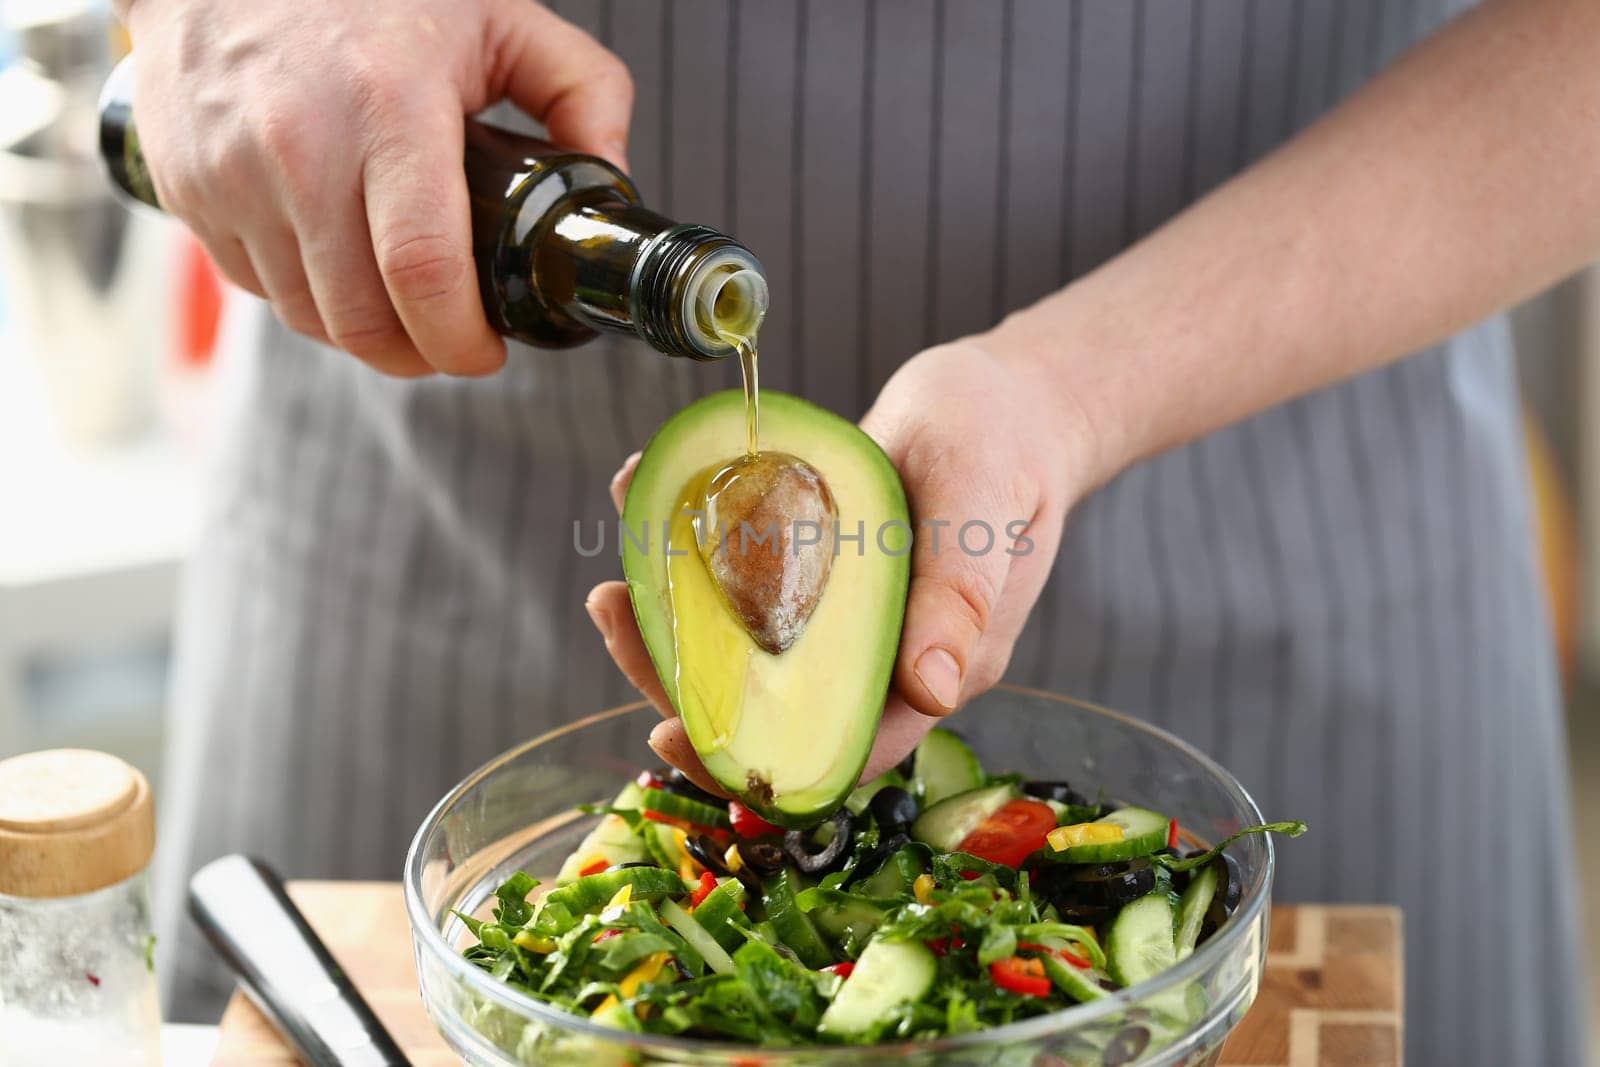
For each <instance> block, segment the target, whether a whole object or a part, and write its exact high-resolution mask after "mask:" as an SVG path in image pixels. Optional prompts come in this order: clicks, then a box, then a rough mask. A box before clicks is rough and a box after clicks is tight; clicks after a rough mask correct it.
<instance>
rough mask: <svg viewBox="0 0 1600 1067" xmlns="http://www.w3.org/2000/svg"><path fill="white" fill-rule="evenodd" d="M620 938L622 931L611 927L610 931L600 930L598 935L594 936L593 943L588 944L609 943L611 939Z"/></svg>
mask: <svg viewBox="0 0 1600 1067" xmlns="http://www.w3.org/2000/svg"><path fill="white" fill-rule="evenodd" d="M621 936H622V931H621V930H618V929H616V928H615V927H613V928H612V929H610V930H601V931H600V932H599V933H598V934H596V935H595V939H594V940H593V941H591V942H589V944H591V945H598V944H599V943H600V942H602V941H609V940H611V939H612V938H613V937H621Z"/></svg>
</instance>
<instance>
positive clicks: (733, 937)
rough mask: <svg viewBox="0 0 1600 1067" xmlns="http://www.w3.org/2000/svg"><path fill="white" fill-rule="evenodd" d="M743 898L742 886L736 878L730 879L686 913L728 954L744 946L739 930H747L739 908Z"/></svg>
mask: <svg viewBox="0 0 1600 1067" xmlns="http://www.w3.org/2000/svg"><path fill="white" fill-rule="evenodd" d="M743 899H744V886H743V885H741V884H740V883H739V881H738V879H735V878H730V879H728V880H727V881H725V882H723V883H721V884H720V885H718V886H717V888H715V889H713V890H712V891H711V892H710V893H707V894H706V898H705V899H704V900H702V901H701V902H700V906H699V907H698V908H696V909H694V911H692V912H690V914H691V915H693V916H694V919H695V921H696V922H698V923H699V924H700V925H701V926H703V927H705V928H706V933H708V934H710V935H711V936H712V938H713V939H714V940H715V941H716V942H717V944H719V945H721V946H722V947H723V948H724V949H726V950H727V951H729V952H733V951H734V950H736V949H737V948H738V947H739V946H740V945H742V944H744V943H745V936H744V935H743V934H741V933H740V932H739V928H740V927H748V926H749V925H750V920H749V919H747V918H746V917H745V914H744V912H743V911H741V910H740V909H739V902H740V901H742V900H743Z"/></svg>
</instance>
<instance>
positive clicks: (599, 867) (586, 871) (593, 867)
mask: <svg viewBox="0 0 1600 1067" xmlns="http://www.w3.org/2000/svg"><path fill="white" fill-rule="evenodd" d="M609 866H611V861H610V860H608V859H606V858H605V857H604V856H601V857H600V858H599V859H597V860H595V861H594V862H593V863H590V864H588V865H587V866H585V867H584V868H582V869H581V870H579V871H578V874H579V875H580V876H581V877H584V878H587V877H588V876H589V875H591V874H599V873H600V872H601V871H603V870H605V869H606V868H607V867H609Z"/></svg>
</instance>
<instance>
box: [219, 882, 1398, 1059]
mask: <svg viewBox="0 0 1600 1067" xmlns="http://www.w3.org/2000/svg"><path fill="white" fill-rule="evenodd" d="M289 895H290V896H292V897H293V898H294V900H295V903H297V904H298V905H299V906H300V909H301V910H302V911H304V912H305V915H306V918H307V919H308V920H310V922H311V925H312V926H313V927H315V928H316V930H317V932H318V933H319V934H320V935H321V936H322V938H323V940H324V941H326V942H327V945H328V948H329V950H330V951H332V953H333V955H334V957H335V958H336V959H337V960H338V961H339V963H340V964H341V965H342V966H343V967H344V969H345V971H346V972H347V973H348V974H349V975H350V978H351V980H352V981H354V982H355V984H356V988H358V989H360V990H361V992H362V995H363V996H365V997H366V998H367V1001H368V1003H370V1004H371V1005H372V1008H373V1010H374V1011H376V1012H377V1013H378V1016H379V1018H381V1019H382V1020H383V1022H384V1025H385V1026H387V1027H388V1028H389V1032H390V1033H391V1034H393V1035H394V1038H395V1040H396V1041H397V1042H398V1043H399V1044H400V1047H401V1048H403V1049H404V1050H405V1051H406V1054H407V1055H408V1056H410V1058H411V1061H412V1063H414V1064H417V1065H418V1067H434V1065H444V1064H454V1063H456V1062H458V1061H457V1060H456V1057H455V1056H454V1055H453V1054H452V1053H451V1052H450V1050H449V1049H448V1048H446V1046H445V1044H444V1041H443V1040H442V1039H441V1038H440V1037H439V1035H438V1033H437V1031H435V1030H434V1028H433V1024H432V1023H431V1022H430V1021H429V1019H428V1016H427V1014H426V1013H425V1012H424V1011H423V1009H422V1001H421V999H420V998H419V997H418V995H417V981H416V971H415V969H414V967H413V964H412V958H411V938H410V936H409V927H408V925H407V923H406V917H405V906H404V903H403V901H402V899H401V894H400V887H399V885H397V884H394V883H390V882H295V883H292V884H291V885H290V886H289ZM1403 985H1404V982H1403V971H1402V964H1401V952H1400V913H1399V912H1398V911H1397V910H1396V909H1394V908H1387V907H1349V906H1339V907H1329V906H1322V905H1302V906H1299V907H1288V906H1284V907H1278V908H1274V909H1273V912H1272V929H1271V937H1270V939H1269V941H1268V945H1267V967H1266V973H1265V974H1264V975H1263V977H1262V982H1261V992H1260V994H1259V995H1258V996H1257V997H1256V1002H1255V1006H1254V1007H1253V1008H1252V1009H1251V1011H1250V1014H1249V1015H1247V1016H1246V1017H1245V1019H1244V1022H1242V1023H1241V1024H1240V1025H1239V1028H1238V1029H1237V1030H1236V1031H1234V1033H1233V1036H1232V1037H1230V1038H1229V1039H1228V1044H1227V1047H1226V1048H1225V1049H1224V1050H1223V1053H1222V1061H1221V1067H1358V1065H1359V1067H1383V1065H1386V1064H1393V1065H1398V1064H1399V1063H1400V1057H1401V1032H1402V1030H1401V1027H1402V1000H1401V997H1402V994H1401V990H1402V988H1403ZM298 1062H299V1061H298V1060H297V1059H296V1057H295V1055H294V1053H292V1052H291V1051H290V1050H289V1048H288V1046H286V1045H285V1044H284V1043H283V1041H282V1040H280V1039H279V1037H278V1035H277V1033H276V1032H275V1031H274V1030H273V1029H272V1027H271V1026H270V1025H269V1024H268V1023H267V1021H266V1019H265V1018H264V1017H263V1016H262V1015H261V1013H260V1012H258V1011H257V1010H256V1009H255V1006H254V1005H252V1004H251V1003H250V1002H249V1001H248V1000H246V999H245V998H244V997H243V996H242V995H239V994H235V995H234V998H233V1000H232V1001H231V1002H230V1003H229V1005H228V1010H227V1012H226V1013H225V1014H224V1015H223V1017H222V1035H221V1040H220V1041H219V1042H218V1044H217V1051H216V1056H215V1058H214V1059H213V1060H212V1063H213V1064H215V1065H217V1067H285V1065H289V1064H295V1063H298Z"/></svg>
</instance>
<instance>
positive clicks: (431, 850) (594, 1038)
mask: <svg viewBox="0 0 1600 1067" xmlns="http://www.w3.org/2000/svg"><path fill="white" fill-rule="evenodd" d="M655 718H656V716H655V712H654V711H652V710H651V709H650V708H649V707H648V706H647V705H644V704H642V703H638V704H630V705H627V706H625V707H620V708H614V709H612V710H610V711H603V712H600V713H598V714H595V715H591V716H589V717H588V718H585V719H580V720H578V721H576V722H573V723H569V724H568V725H566V726H563V727H561V728H559V729H556V730H552V731H550V732H549V733H547V734H544V735H543V736H541V737H536V738H534V739H532V740H531V741H528V742H526V743H524V744H522V745H520V746H518V747H516V748H513V749H511V750H510V751H508V752H506V753H504V754H503V755H501V756H498V757H497V758H495V759H494V760H492V761H490V762H489V763H487V764H485V765H484V766H483V767H481V768H479V769H478V770H477V771H475V772H474V773H472V774H471V775H469V776H468V777H467V778H466V779H465V780H464V781H462V782H461V784H459V785H457V786H456V787H455V789H453V790H451V792H450V793H449V794H448V795H447V796H445V798H444V799H443V800H441V801H440V802H439V803H438V805H437V806H436V807H435V808H434V809H433V811H432V812H431V813H430V814H429V815H428V818H427V820H426V821H425V822H424V823H423V824H422V827H421V828H420V829H419V830H418V831H417V835H416V838H415V839H414V840H413V841H412V844H411V849H410V853H409V854H408V855H407V857H406V869H405V896H406V912H407V915H408V916H409V918H410V922H411V936H412V943H413V947H414V949H415V952H416V961H417V976H418V980H419V983H420V985H421V990H422V1000H423V1003H424V1005H425V1006H426V1008H427V1010H428V1013H429V1014H430V1015H431V1016H432V1018H433V1020H434V1023H435V1024H436V1025H437V1026H438V1027H439V1030H440V1031H441V1032H442V1033H443V1035H444V1037H445V1039H446V1041H448V1042H449V1043H450V1045H451V1046H453V1047H454V1048H455V1050H456V1051H457V1052H459V1053H460V1055H461V1057H462V1058H463V1059H464V1060H465V1061H466V1062H468V1063H470V1064H480V1065H492V1067H512V1065H515V1067H522V1065H531V1064H540V1065H544V1064H573V1065H583V1067H608V1065H612V1064H688V1063H694V1064H720V1065H726V1067H757V1065H772V1067H798V1065H801V1064H806V1065H844V1064H851V1065H861V1064H873V1063H879V1062H883V1063H888V1062H894V1063H897V1064H914V1065H924V1064H927V1065H932V1064H939V1065H946V1064H950V1065H954V1064H963V1065H965V1064H972V1065H974V1067H976V1065H980V1064H982V1065H990V1064H1003V1065H1010V1064H1015V1065H1017V1067H1023V1065H1027V1067H1060V1065H1066V1067H1078V1065H1080V1064H1082V1065H1114V1064H1184V1065H1189V1064H1210V1063H1214V1062H1215V1061H1216V1059H1217V1057H1218V1056H1219V1054H1220V1052H1221V1049H1222V1043H1223V1041H1224V1040H1225V1039H1226V1038H1227V1036H1228V1034H1229V1033H1230V1032H1231V1031H1232V1030H1233V1028H1234V1027H1235V1026H1236V1025H1237V1024H1238V1022H1239V1020H1240V1019H1241V1018H1242V1017H1243V1016H1244V1013H1245V1011H1246V1010H1247V1009H1248V1008H1249V1007H1250V1004H1251V1002H1252V1001H1253V1000H1254V999H1255V995H1256V990H1257V988H1258V985H1259V982H1260V977H1261V968H1262V965H1263V961H1264V958H1265V953H1266V945H1267V902H1268V899H1269V897H1270V895H1271V889H1272V871H1273V851H1272V842H1271V841H1270V840H1269V839H1268V837H1267V836H1266V835H1250V836H1248V837H1245V838H1243V839H1241V840H1239V841H1237V842H1235V843H1234V844H1233V845H1231V846H1230V847H1229V850H1228V851H1229V853H1230V854H1231V855H1232V856H1233V857H1234V859H1235V860H1237V861H1238V864H1239V870H1240V876H1241V882H1242V889H1241V893H1240V898H1239V903H1238V906H1237V908H1236V909H1235V911H1234V913H1233V915H1232V917H1231V918H1230V919H1229V920H1228V921H1227V922H1226V923H1225V924H1224V925H1223V926H1222V927H1221V928H1219V929H1218V930H1217V931H1216V933H1214V934H1213V935H1212V936H1211V937H1210V938H1208V939H1207V940H1206V941H1205V942H1204V943H1202V944H1201V945H1200V946H1199V948H1198V949H1197V950H1196V951H1195V952H1194V954H1193V955H1191V956H1189V957H1188V958H1187V959H1184V960H1182V961H1180V962H1179V963H1178V964H1177V965H1176V966H1175V967H1173V968H1171V969H1170V970H1168V971H1165V972H1163V973H1162V974H1160V975H1158V976H1157V977H1155V978H1153V979H1151V980H1149V981H1146V982H1143V983H1140V984H1139V985H1135V986H1132V987H1130V988H1127V989H1123V990H1120V991H1118V992H1115V993H1111V994H1109V995H1107V996H1105V997H1102V998H1100V999H1099V1000H1096V1001H1093V1002H1091V1003H1088V1004H1080V1005H1077V1006H1075V1007H1072V1008H1069V1009H1066V1010H1064V1011H1060V1012H1056V1013H1054V1014H1050V1015H1043V1016H1038V1017H1034V1018H1030V1019H1026V1020H1024V1021H1021V1022H1017V1023H1012V1024H1010V1025H1007V1026H1001V1027H996V1028H993V1029H989V1030H983V1031H979V1032H976V1033H967V1034H961V1035H958V1036H952V1037H947V1038H942V1039H939V1040H936V1041H916V1042H902V1043H898V1044H880V1045H872V1046H866V1047H863V1046H859V1045H852V1046H838V1047H828V1046H806V1047H796V1048H772V1047H765V1046H751V1045H734V1044H728V1043H721V1042H712V1041H705V1040H695V1039H686V1038H677V1037H664V1036H655V1035H648V1034H633V1033H624V1032H621V1031H618V1030H614V1029H609V1028H607V1027H603V1026H600V1025H598V1024H596V1023H593V1022H591V1021H590V1020H589V1019H587V1018H583V1017H579V1016H575V1015H571V1014H568V1013H566V1012H564V1011H561V1010H559V1009H557V1008H555V1007H552V1006H549V1005H546V1004H543V1003H540V1002H538V1001H535V1000H533V999H531V998H529V997H526V996H523V995H522V994H520V993H518V992H517V991H515V990H514V989H511V988H509V987H507V986H506V985H504V984H502V983H501V982H499V981H498V980H496V979H494V978H493V977H491V976H490V975H489V974H488V973H487V972H486V971H483V970H481V969H479V968H478V967H476V966H474V965H472V964H471V963H469V962H468V961H467V960H465V959H463V958H462V955H461V952H462V950H463V949H464V948H466V947H467V946H468V945H469V944H471V943H472V938H471V935H470V934H469V933H468V931H467V928H466V925H465V924H464V923H463V922H462V921H461V920H460V918H458V917H457V916H456V915H455V914H454V913H455V912H458V911H459V912H462V913H464V914H467V915H476V916H487V915H488V912H489V910H490V908H491V907H492V905H493V903H494V890H495V887H496V886H498V885H499V884H500V883H501V882H502V881H504V880H505V879H506V878H507V877H509V876H510V875H511V874H513V873H515V872H516V871H518V870H525V871H527V872H528V873H529V874H531V875H533V876H534V877H536V878H540V879H542V880H544V881H551V880H553V878H554V873H555V871H556V869H557V868H558V867H559V866H560V864H561V861H562V860H563V859H564V858H565V857H566V855H567V854H568V853H569V852H571V851H572V850H573V849H574V848H575V847H576V846H577V844H578V842H579V841H580V840H581V839H582V837H583V835H584V834H585V833H586V832H587V831H588V829H589V828H590V827H591V826H593V825H594V823H595V822H596V821H597V819H598V818H599V817H598V816H595V815H585V814H583V813H581V812H579V811H577V810H576V807H575V806H576V805H578V804H580V803H585V802H591V803H598V804H604V803H606V802H607V801H608V800H609V799H610V798H611V797H612V796H613V795H614V794H615V793H616V792H617V790H618V789H619V788H620V787H621V785H622V784H623V783H625V782H626V781H628V780H629V779H631V778H633V777H634V776H635V775H636V774H637V773H638V772H639V771H640V769H641V768H644V767H650V766H654V765H656V764H658V763H659V761H658V760H657V759H656V758H655V756H654V754H653V753H652V752H651V751H650V749H649V748H648V747H647V746H646V744H645V737H646V735H647V734H648V733H649V730H650V727H651V726H652V725H653V724H654V722H655ZM954 726H955V727H956V729H958V730H959V731H961V733H962V734H963V735H964V736H965V737H966V738H967V739H968V741H969V742H970V743H971V744H972V747H973V748H974V750H975V751H976V752H977V754H978V755H979V757H980V758H981V759H982V760H983V763H984V766H985V767H987V768H990V769H992V770H996V771H1019V772H1021V773H1023V774H1024V775H1026V776H1028V777H1033V778H1049V779H1062V778H1065V779H1067V780H1069V781H1072V782H1073V783H1074V784H1076V785H1078V787H1079V788H1080V789H1084V790H1086V791H1089V792H1091V793H1092V792H1093V791H1094V790H1103V791H1104V795H1105V796H1106V797H1107V798H1108V799H1115V800H1116V801H1119V802H1122V803H1128V804H1137V805H1140V806H1143V807H1148V808H1152V809H1154V810H1156V811H1160V812H1165V813H1167V814H1169V815H1171V816H1174V817H1175V818H1176V819H1177V820H1178V822H1179V823H1180V825H1181V826H1182V827H1183V828H1184V830H1185V836H1186V837H1190V838H1192V839H1193V840H1195V841H1198V842H1205V841H1217V840H1220V839H1221V838H1223V837H1225V836H1227V835H1228V834H1230V833H1232V832H1233V831H1235V830H1237V829H1239V828H1241V827H1243V826H1251V825H1254V824H1256V823H1259V822H1261V821H1262V820H1261V813H1260V812H1259V811H1258V810H1257V809H1256V805H1255V802H1254V801H1252V800H1251V799H1250V797H1249V795H1248V794H1247V793H1246V792H1245V791H1244V789H1243V788H1242V787H1241V786H1240V785H1239V783H1238V782H1237V781H1235V780H1234V778H1233V776H1232V775H1230V774H1228V772H1227V771H1225V770H1223V769H1222V768H1221V767H1219V766H1217V764H1216V763H1214V762H1212V761H1211V760H1210V759H1209V758H1207V757H1206V756H1205V755H1204V754H1202V753H1201V752H1199V751H1198V750H1197V749H1195V748H1194V747H1192V746H1190V745H1188V744H1187V743H1185V742H1183V741H1180V740H1179V739H1177V738H1176V737H1173V736H1172V735H1171V734H1168V733H1165V732H1164V731H1161V730H1158V729H1156V728H1154V727H1152V726H1148V725H1146V724H1144V723H1142V722H1139V721H1137V720H1135V719H1132V718H1129V717H1127V716H1125V715H1121V714H1118V713H1116V712H1113V711H1108V710H1106V709H1104V708H1099V707H1096V706H1094V705H1091V704H1086V703H1083V702H1081V701H1077V700H1072V699H1069V698H1066V697H1061V696H1054V695H1051V694H1048V693H1041V692H1037V691H1033V690H1026V689H1019V688H1015V687H1009V686H1002V687H1001V688H999V689H997V690H995V691H993V692H991V693H989V694H987V695H986V696H984V697H982V698H981V699H979V700H977V701H974V702H973V703H972V705H971V706H970V707H968V708H966V709H965V710H963V711H962V712H961V714H960V716H959V717H958V718H957V719H956V720H955V721H954Z"/></svg>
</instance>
